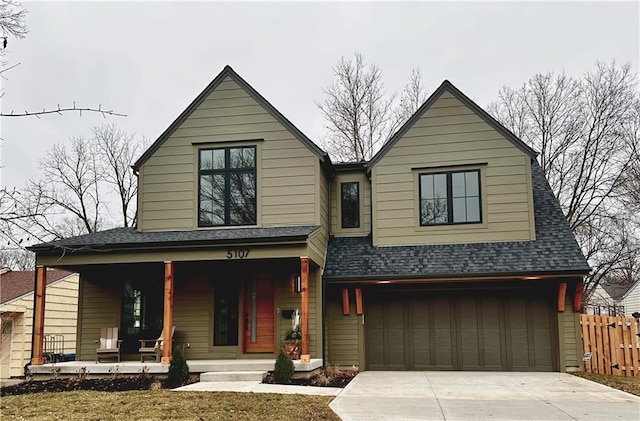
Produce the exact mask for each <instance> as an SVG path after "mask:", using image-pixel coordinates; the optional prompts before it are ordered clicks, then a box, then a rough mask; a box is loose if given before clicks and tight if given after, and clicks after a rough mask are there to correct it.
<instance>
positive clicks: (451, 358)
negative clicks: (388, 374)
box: [365, 289, 556, 371]
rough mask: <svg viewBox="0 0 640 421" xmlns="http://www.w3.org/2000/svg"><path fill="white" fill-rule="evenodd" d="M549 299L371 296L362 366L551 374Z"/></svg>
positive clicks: (531, 293) (531, 295) (507, 294)
mask: <svg viewBox="0 0 640 421" xmlns="http://www.w3.org/2000/svg"><path fill="white" fill-rule="evenodd" d="M551 301H552V300H551V299H549V298H544V297H541V295H540V293H536V291H535V290H533V289H532V290H518V291H516V290H498V291H487V290H484V291H476V292H475V293H469V292H468V291H466V292H462V291H460V292H455V291H449V292H443V291H440V292H432V291H429V290H425V291H411V292H410V293H403V294H400V293H395V294H394V293H389V292H387V293H385V294H373V295H372V297H371V299H368V300H365V303H366V305H367V307H366V309H365V311H366V313H367V324H366V326H365V334H366V336H367V350H366V352H367V361H368V363H367V365H368V368H369V369H373V370H375V369H385V370H514V371H552V370H554V367H555V364H554V361H555V352H556V351H555V344H554V342H553V340H552V337H553V336H552V334H553V332H554V329H553V328H554V323H555V322H554V318H553V316H554V315H553V313H552V308H551Z"/></svg>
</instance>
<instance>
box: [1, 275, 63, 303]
mask: <svg viewBox="0 0 640 421" xmlns="http://www.w3.org/2000/svg"><path fill="white" fill-rule="evenodd" d="M72 273H73V272H69V271H67V270H57V269H49V270H47V285H50V284H52V283H54V282H56V281H59V280H60V279H62V278H65V277H67V276H69V275H71V274H72ZM34 280H35V271H33V270H16V271H9V272H6V273H3V274H2V275H0V304H4V303H6V302H8V301H11V300H13V299H15V298H18V297H20V296H22V295H24V294H27V293H29V292H33V287H34Z"/></svg>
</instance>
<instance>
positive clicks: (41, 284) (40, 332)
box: [31, 265, 47, 365]
mask: <svg viewBox="0 0 640 421" xmlns="http://www.w3.org/2000/svg"><path fill="white" fill-rule="evenodd" d="M46 289H47V268H46V267H45V266H43V265H38V266H36V285H35V290H34V292H35V298H34V308H33V344H32V347H33V352H32V354H31V355H32V358H31V364H33V365H42V364H44V358H43V356H42V352H43V348H44V304H45V303H44V299H45V293H46Z"/></svg>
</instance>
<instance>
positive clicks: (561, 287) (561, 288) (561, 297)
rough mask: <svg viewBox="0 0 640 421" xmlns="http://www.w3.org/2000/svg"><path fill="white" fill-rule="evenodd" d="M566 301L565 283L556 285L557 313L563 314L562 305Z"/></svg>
mask: <svg viewBox="0 0 640 421" xmlns="http://www.w3.org/2000/svg"><path fill="white" fill-rule="evenodd" d="M566 299H567V283H566V282H560V283H559V284H558V312H559V313H562V312H564V303H565V301H566Z"/></svg>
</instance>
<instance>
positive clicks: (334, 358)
mask: <svg viewBox="0 0 640 421" xmlns="http://www.w3.org/2000/svg"><path fill="white" fill-rule="evenodd" d="M340 291H341V290H340V289H339V288H332V289H327V293H326V294H327V299H326V303H325V309H326V318H327V321H326V327H325V329H326V331H325V332H326V339H327V353H326V359H327V363H328V364H331V365H337V366H345V367H351V366H354V365H355V366H358V367H361V368H362V369H364V361H360V356H361V348H363V347H364V343H363V342H362V336H361V334H360V326H361V325H362V316H358V315H357V314H356V311H355V297H354V292H353V290H351V291H350V294H349V298H350V302H349V307H350V313H349V315H347V316H345V315H344V314H343V312H342V296H341V295H340V293H341V292H340Z"/></svg>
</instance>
